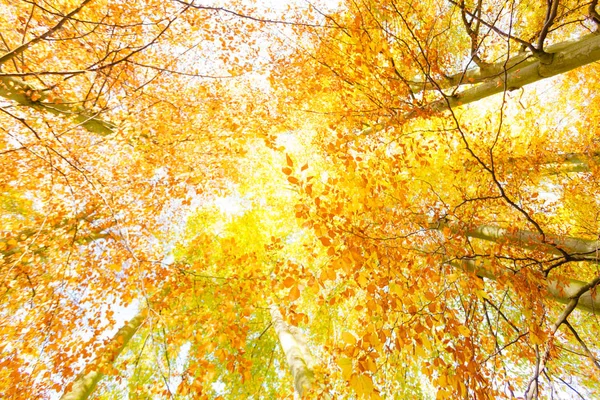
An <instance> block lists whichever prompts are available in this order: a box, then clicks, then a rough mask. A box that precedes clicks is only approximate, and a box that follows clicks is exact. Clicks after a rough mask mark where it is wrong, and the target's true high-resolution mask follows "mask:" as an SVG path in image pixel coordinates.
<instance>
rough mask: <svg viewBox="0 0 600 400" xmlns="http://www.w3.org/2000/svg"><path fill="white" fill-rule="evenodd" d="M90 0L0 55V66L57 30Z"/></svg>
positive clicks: (88, 1)
mask: <svg viewBox="0 0 600 400" xmlns="http://www.w3.org/2000/svg"><path fill="white" fill-rule="evenodd" d="M92 1H93V0H84V1H83V2H82V3H81V4H80V5H79V7H77V8H76V9H74V10H73V11H71V12H70V13H68V14H67V15H65V16H64V17H63V18H61V20H60V21H59V22H58V23H57V24H56V25H54V26H53V27H52V28H50V29H48V30H47V31H46V32H44V33H43V34H41V35H40V36H37V37H35V38H33V39H31V40H30V41H29V42H27V43H23V44H22V45H20V46H19V47H17V48H16V49H13V50H11V51H9V52H8V53H6V54H4V55H3V56H2V57H0V66H2V65H3V64H4V63H5V62H7V61H9V60H10V59H12V58H13V57H15V56H18V55H19V54H21V53H22V52H24V51H25V50H27V49H28V48H29V47H31V46H32V45H34V44H36V43H37V42H39V41H40V40H43V39H45V38H47V37H48V36H50V35H52V34H53V33H54V32H56V31H58V30H59V29H60V28H62V26H63V25H64V24H65V22H67V21H68V20H69V19H70V18H71V17H72V16H73V15H75V14H77V13H78V12H79V11H81V9H82V8H83V7H85V5H86V4H88V3H90V2H92Z"/></svg>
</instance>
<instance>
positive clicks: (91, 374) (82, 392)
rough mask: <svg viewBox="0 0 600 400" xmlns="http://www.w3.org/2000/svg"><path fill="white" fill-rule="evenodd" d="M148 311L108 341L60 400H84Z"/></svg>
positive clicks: (132, 320)
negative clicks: (101, 352) (106, 345)
mask: <svg viewBox="0 0 600 400" xmlns="http://www.w3.org/2000/svg"><path fill="white" fill-rule="evenodd" d="M147 315H148V310H147V309H144V310H142V311H140V313H139V314H138V315H136V316H135V317H134V318H133V319H131V320H130V321H129V322H127V323H126V324H125V325H124V326H123V327H122V328H121V329H119V330H118V331H117V333H116V334H115V335H114V336H113V338H112V339H111V341H110V344H109V346H108V348H107V349H106V350H105V351H104V353H103V354H102V355H100V356H98V357H97V358H96V359H95V360H94V362H93V363H92V364H91V365H93V367H92V368H91V370H89V371H88V372H85V371H84V372H82V373H81V374H80V375H79V376H78V377H77V378H76V379H75V381H73V384H72V385H71V387H70V389H67V391H66V392H65V393H64V394H63V395H62V397H61V398H60V400H85V399H87V398H88V396H89V395H90V394H92V392H93V391H94V389H95V388H96V385H97V384H98V382H99V381H100V379H102V377H103V376H104V374H103V373H102V369H103V368H106V367H107V366H109V365H111V364H112V363H113V362H114V361H115V360H116V358H117V357H118V356H119V354H121V352H123V350H124V349H125V347H127V344H128V343H129V341H130V340H131V338H132V337H133V335H134V334H135V333H136V332H137V330H138V329H139V327H140V326H141V325H142V323H143V322H144V321H145V320H146V316H147Z"/></svg>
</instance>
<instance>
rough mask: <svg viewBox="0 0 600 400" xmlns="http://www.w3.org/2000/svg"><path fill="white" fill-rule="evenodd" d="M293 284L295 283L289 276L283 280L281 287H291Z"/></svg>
mask: <svg viewBox="0 0 600 400" xmlns="http://www.w3.org/2000/svg"><path fill="white" fill-rule="evenodd" d="M294 283H296V281H295V280H294V278H292V277H291V276H288V277H287V278H285V279H284V281H283V286H285V287H291V286H292V285H293V284H294Z"/></svg>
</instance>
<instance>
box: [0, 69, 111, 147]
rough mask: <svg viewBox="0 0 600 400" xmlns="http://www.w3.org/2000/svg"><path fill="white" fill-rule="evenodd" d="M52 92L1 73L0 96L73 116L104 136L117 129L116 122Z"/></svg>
mask: <svg viewBox="0 0 600 400" xmlns="http://www.w3.org/2000/svg"><path fill="white" fill-rule="evenodd" d="M50 93H52V92H51V91H49V90H48V88H44V87H37V86H33V85H32V84H30V83H28V82H25V81H23V80H21V79H17V78H14V77H11V76H2V75H0V97H4V98H5V99H8V100H12V101H14V102H16V103H18V104H20V105H22V106H27V107H31V108H34V109H36V110H38V111H43V112H48V113H50V114H54V115H58V116H61V117H66V118H72V119H73V120H75V122H76V123H77V124H79V125H81V126H82V127H84V128H85V129H87V130H88V131H90V132H92V133H96V134H99V135H102V136H105V135H109V134H111V133H114V132H115V131H116V129H117V127H116V125H115V124H113V123H111V122H108V121H105V120H102V119H101V118H99V117H98V114H97V113H94V112H93V111H91V110H87V109H85V108H84V107H76V106H73V104H71V103H70V102H68V101H64V100H60V99H59V100H57V99H51V98H50Z"/></svg>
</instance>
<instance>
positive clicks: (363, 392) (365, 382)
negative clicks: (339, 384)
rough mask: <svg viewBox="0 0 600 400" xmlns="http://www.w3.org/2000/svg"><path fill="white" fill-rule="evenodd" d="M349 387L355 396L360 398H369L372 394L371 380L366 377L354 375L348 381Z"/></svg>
mask: <svg viewBox="0 0 600 400" xmlns="http://www.w3.org/2000/svg"><path fill="white" fill-rule="evenodd" d="M350 386H352V388H353V389H354V391H355V392H356V394H357V395H358V396H359V397H361V396H371V393H372V392H373V389H374V387H373V380H372V379H371V377H370V376H368V375H362V374H361V375H354V376H353V377H352V379H351V381H350Z"/></svg>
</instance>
